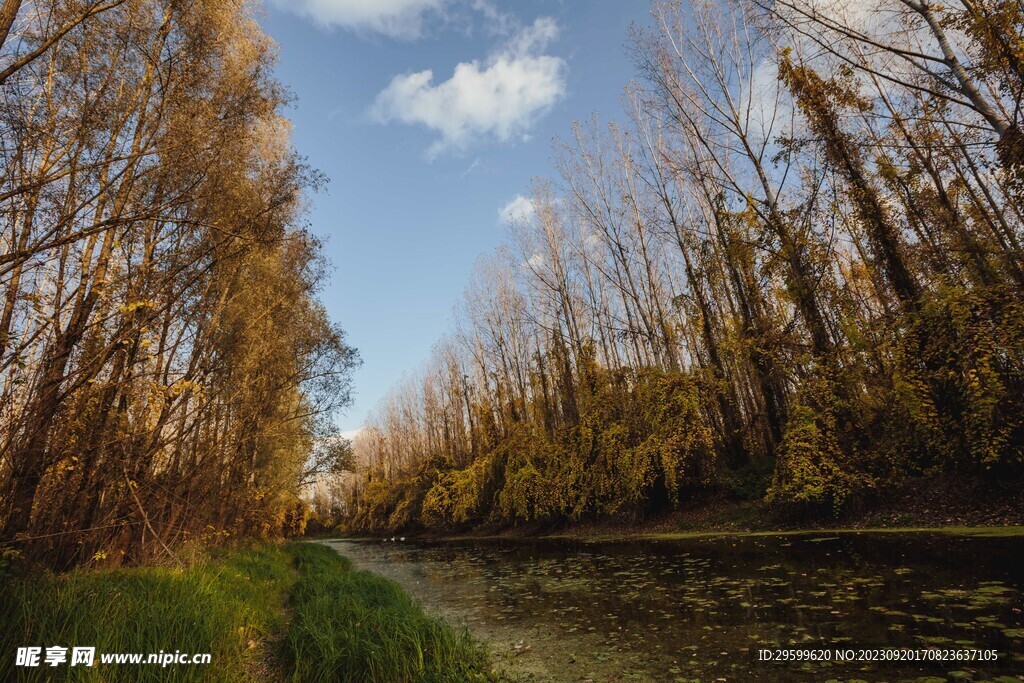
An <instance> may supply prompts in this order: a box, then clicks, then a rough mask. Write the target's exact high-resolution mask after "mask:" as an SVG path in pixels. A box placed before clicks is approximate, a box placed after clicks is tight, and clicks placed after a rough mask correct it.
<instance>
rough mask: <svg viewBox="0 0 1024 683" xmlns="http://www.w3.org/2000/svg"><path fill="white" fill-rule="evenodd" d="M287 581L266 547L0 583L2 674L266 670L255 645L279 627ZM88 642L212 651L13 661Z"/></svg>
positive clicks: (239, 674)
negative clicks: (127, 659)
mask: <svg viewBox="0 0 1024 683" xmlns="http://www.w3.org/2000/svg"><path fill="white" fill-rule="evenodd" d="M293 581H294V578H293V576H292V571H291V569H290V567H289V560H288V556H287V555H286V554H285V553H284V552H283V551H282V550H281V549H280V548H277V547H275V546H272V545H259V546H255V547H252V548H249V549H244V550H237V551H233V552H230V553H227V554H221V556H220V557H208V558H205V559H203V560H200V561H198V562H196V563H194V564H192V565H190V566H187V567H183V568H178V567H163V566H161V567H139V568H132V569H119V570H114V571H84V570H80V571H74V572H70V573H67V574H62V575H50V574H42V575H38V576H34V577H30V578H28V579H25V580H17V581H6V582H5V584H4V585H0V680H3V681H15V680H23V681H36V680H39V681H42V680H75V681H143V680H152V681H156V680H159V681H245V680H254V679H255V678H256V676H257V673H258V672H259V670H260V669H262V668H264V663H263V661H262V659H263V658H264V653H263V652H262V651H261V650H260V649H259V648H256V647H254V645H255V644H257V643H259V642H261V641H262V640H263V639H265V638H267V637H268V636H270V635H271V634H274V633H278V632H280V631H281V630H282V629H283V628H284V614H283V604H282V596H283V594H284V591H285V590H286V589H287V587H288V585H290V584H291V583H292V582H293ZM24 646H37V647H43V648H44V653H45V648H46V647H49V646H61V647H67V648H69V652H68V658H69V660H70V654H71V653H70V648H72V647H75V646H84V647H95V648H96V653H97V655H96V659H97V662H98V661H99V653H101V652H108V653H122V652H124V653H143V654H148V653H158V652H160V651H161V650H163V651H164V652H171V653H173V652H175V651H176V650H180V651H181V652H183V653H189V654H195V653H210V654H211V655H212V658H211V663H210V664H208V665H177V666H167V667H166V668H161V667H160V665H158V664H142V665H134V664H110V665H106V666H96V667H93V668H86V667H83V666H76V667H71V666H69V665H68V664H67V663H65V664H62V665H59V666H56V667H49V666H40V667H38V668H25V667H15V651H16V649H17V648H18V647H24Z"/></svg>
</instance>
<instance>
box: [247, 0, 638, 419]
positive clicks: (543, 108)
mask: <svg viewBox="0 0 1024 683" xmlns="http://www.w3.org/2000/svg"><path fill="white" fill-rule="evenodd" d="M649 12H650V4H649V0H517V1H516V2H511V1H506V2H499V1H498V0H268V1H267V8H266V11H265V12H264V14H263V16H262V17H261V21H262V23H263V25H264V29H265V30H266V31H267V32H268V33H269V34H270V35H271V36H272V37H273V38H274V39H275V40H276V41H277V43H278V46H279V56H278V65H277V69H276V75H277V78H278V80H280V81H281V82H282V83H284V85H285V86H287V87H288V88H289V90H290V91H291V92H292V94H293V95H294V97H295V102H294V104H293V105H292V106H291V107H290V108H289V110H288V111H287V112H286V114H287V116H288V118H290V119H291V121H292V124H293V131H292V135H293V142H294V144H295V146H296V148H297V150H298V152H299V154H301V155H302V156H304V157H306V159H307V160H308V162H309V163H310V165H312V166H313V167H315V168H317V169H319V170H320V171H322V172H323V173H325V174H326V176H327V177H328V178H329V179H330V183H329V184H328V186H327V188H326V190H325V191H323V192H320V193H318V194H315V195H312V196H311V197H310V212H309V220H310V223H311V226H312V230H313V232H314V233H315V234H317V235H318V236H320V237H322V238H324V239H325V240H326V247H325V251H326V255H327V257H328V258H329V259H330V261H331V262H332V263H333V270H332V272H331V276H330V280H329V282H328V284H327V285H326V286H325V287H324V289H323V291H322V292H321V299H322V300H323V302H324V304H325V305H326V307H327V310H328V313H329V314H330V316H331V318H332V320H334V321H336V322H339V323H340V324H341V325H342V327H343V328H344V329H345V331H346V332H347V334H348V341H349V343H350V344H352V345H353V346H355V347H357V348H358V349H359V351H360V354H361V356H362V359H363V365H362V367H360V369H359V370H358V371H357V372H356V374H355V377H354V380H355V402H354V404H353V405H352V406H351V407H350V408H349V409H348V410H347V411H345V413H344V414H342V415H340V416H338V425H339V428H340V429H341V431H342V432H343V433H345V434H351V433H353V432H354V431H355V430H356V429H358V428H359V427H360V426H361V425H362V423H363V421H364V420H365V418H366V416H367V414H368V412H369V411H370V410H371V409H372V408H373V407H374V405H375V404H376V403H377V402H378V401H379V400H380V399H381V398H382V397H383V396H384V395H385V394H386V393H387V391H388V389H389V388H390V387H391V386H393V385H394V384H395V383H397V382H398V381H399V380H400V379H401V378H402V376H403V374H404V373H406V372H408V371H411V370H415V369H416V368H418V367H420V366H421V365H422V363H423V362H424V361H425V360H426V359H427V358H428V357H429V355H430V350H431V348H432V346H433V345H434V343H435V342H436V341H437V340H438V339H440V338H441V337H442V336H443V335H444V334H445V333H446V332H447V331H449V330H450V329H451V320H452V313H453V310H454V306H455V304H456V303H457V302H458V301H459V300H460V298H461V296H462V293H463V290H464V288H465V286H466V283H467V282H468V281H469V275H470V273H471V271H472V268H473V264H474V262H475V261H476V259H477V258H478V257H479V256H480V255H482V254H485V253H490V252H491V251H493V250H494V248H495V247H497V246H498V245H499V244H500V243H501V242H502V241H503V238H504V237H505V235H506V231H507V225H506V220H507V218H508V217H509V216H513V215H515V214H516V212H517V211H521V210H522V208H523V206H524V205H525V204H526V202H525V200H524V199H523V196H524V195H528V194H529V191H530V186H531V182H532V179H533V178H535V177H553V176H554V170H553V159H552V146H551V145H552V140H553V139H554V138H556V137H560V138H563V139H564V138H567V137H569V135H570V134H571V126H572V122H573V121H576V120H586V119H589V118H590V117H591V116H593V115H594V114H600V116H601V118H602V119H603V120H609V119H614V118H620V117H621V116H620V114H621V105H620V98H621V94H622V89H623V88H624V87H625V85H626V84H627V83H628V82H629V80H630V79H631V78H632V77H633V76H634V69H633V64H632V61H631V58H630V56H629V53H628V49H627V45H628V42H629V27H630V25H631V24H634V23H636V24H638V25H646V24H647V23H648V20H649V18H650V14H649Z"/></svg>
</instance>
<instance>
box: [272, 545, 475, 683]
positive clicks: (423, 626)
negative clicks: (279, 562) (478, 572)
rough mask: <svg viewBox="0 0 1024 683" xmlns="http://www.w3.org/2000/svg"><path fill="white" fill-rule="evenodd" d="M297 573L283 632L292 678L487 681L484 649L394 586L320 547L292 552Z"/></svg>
mask: <svg viewBox="0 0 1024 683" xmlns="http://www.w3.org/2000/svg"><path fill="white" fill-rule="evenodd" d="M290 552H291V553H292V555H293V556H294V558H295V566H296V567H297V568H298V570H299V579H298V582H297V583H296V584H295V586H294V587H293V588H292V591H291V600H290V604H291V606H292V608H293V609H294V611H295V614H294V618H293V620H292V621H291V624H290V625H289V628H288V631H287V633H286V637H285V642H284V647H285V650H286V655H285V656H286V660H287V662H288V665H289V667H290V668H291V670H292V671H293V680H295V681H310V682H312V683H318V682H321V681H323V682H326V681H353V682H364V681H365V682H373V683H377V682H381V683H383V682H388V683H392V682H394V683H402V682H406V681H408V682H411V681H423V682H424V683H434V682H442V681H451V682H452V683H454V682H456V681H457V682H460V683H462V682H466V681H489V680H493V679H494V674H492V673H491V672H490V671H489V668H490V667H489V665H488V657H487V655H486V653H485V652H484V651H483V650H482V649H481V648H480V647H479V646H478V645H476V644H475V643H474V642H473V640H472V639H471V638H470V637H469V634H468V633H466V631H465V630H455V629H453V628H451V627H450V626H448V625H447V624H445V623H444V622H443V621H441V620H439V619H435V618H432V617H429V616H427V615H425V614H424V613H423V610H422V609H421V608H420V607H419V605H417V604H416V603H415V602H413V600H412V599H411V598H410V597H409V596H408V595H407V594H406V593H405V592H404V591H402V589H401V588H400V587H399V586H398V585H397V584H395V583H393V582H391V581H388V580H387V579H384V578H381V577H379V576H376V575H374V574H371V573H369V572H364V571H354V570H352V568H351V565H350V562H349V561H348V560H346V559H345V558H342V557H340V556H339V555H338V554H337V553H336V552H334V551H333V550H331V549H330V548H327V547H325V546H320V545H312V544H303V545H297V546H295V547H293V548H291V549H290Z"/></svg>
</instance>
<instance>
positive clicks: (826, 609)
mask: <svg viewBox="0 0 1024 683" xmlns="http://www.w3.org/2000/svg"><path fill="white" fill-rule="evenodd" d="M329 544H330V545H331V546H333V547H334V548H336V549H337V550H338V551H339V552H341V553H342V554H344V555H346V556H348V557H349V558H351V559H352V560H354V561H355V563H356V565H357V566H358V567H360V568H363V569H369V570H371V571H373V572H376V573H379V574H382V575H384V576H387V577H389V578H391V579H394V580H395V581H397V582H398V583H400V584H401V585H402V586H403V587H405V588H406V589H407V590H408V591H409V592H411V593H412V594H413V595H415V596H416V598H418V599H419V600H420V602H421V603H422V604H423V605H424V607H425V608H426V609H427V610H428V611H431V612H433V613H435V614H438V615H441V616H443V617H445V618H447V619H448V620H449V621H450V622H452V623H455V624H461V625H465V626H466V627H467V628H469V630H470V631H471V632H472V633H473V634H474V635H475V636H477V637H478V638H481V639H483V640H486V641H488V642H489V643H490V645H491V648H492V651H493V653H494V657H495V660H496V661H497V662H498V664H499V666H500V667H501V668H503V669H505V670H506V671H507V672H509V674H510V675H511V676H513V677H514V678H518V679H519V680H537V681H587V680H590V681H594V682H595V683H596V682H597V681H723V680H724V681H750V680H757V681H827V680H835V681H855V680H858V681H920V682H922V683H923V682H925V681H930V682H931V683H940V682H941V681H956V680H967V681H998V682H999V683H1009V681H1017V680H1024V614H1022V609H1024V594H1022V590H1024V570H1022V563H1024V537H1021V536H1017V537H1004V538H996V537H979V536H956V535H951V534H928V533H914V534H896V533H884V534H878V533H876V534H872V533H843V534H831V535H768V536H765V535H748V536H705V537H696V538H689V539H685V540H673V541H622V542H580V541H574V542H570V541H553V540H543V541H481V540H474V541H453V542H434V543H425V542H404V543H401V542H399V543H390V542H379V541H330V542H329ZM878 646H886V647H900V648H914V649H915V650H916V649H926V648H939V649H946V650H963V649H981V650H987V649H996V650H997V651H998V660H997V661H996V663H994V664H993V663H991V662H984V661H973V662H971V661H955V660H953V661H938V662H934V661H933V662H909V663H900V664H892V663H884V662H863V661H861V662H850V663H838V662H836V661H829V662H813V663H812V662H799V663H797V662H789V663H772V662H759V661H757V660H756V653H757V652H758V651H759V650H761V649H774V648H790V647H801V648H822V647H826V648H830V649H834V648H842V649H853V650H857V649H859V648H868V647H875V648H877V647H878Z"/></svg>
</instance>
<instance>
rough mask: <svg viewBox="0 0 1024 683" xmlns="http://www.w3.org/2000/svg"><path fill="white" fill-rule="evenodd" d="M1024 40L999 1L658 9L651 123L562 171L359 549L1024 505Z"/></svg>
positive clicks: (468, 308)
mask: <svg viewBox="0 0 1024 683" xmlns="http://www.w3.org/2000/svg"><path fill="white" fill-rule="evenodd" d="M1022 31H1024V14H1022V12H1021V8H1020V5H1019V3H1016V4H1015V3H1012V2H1001V1H1000V0H972V1H971V2H967V1H966V0H965V1H964V2H960V3H953V4H946V5H935V4H932V3H929V2H925V1H921V2H918V1H916V0H914V1H911V0H877V1H876V2H875V3H874V4H869V5H868V6H864V5H863V4H859V5H856V6H855V7H847V6H846V5H845V4H844V3H839V2H831V0H773V1H771V2H768V1H767V0H766V1H764V2H762V1H761V0H749V1H748V0H723V2H719V3H681V2H660V1H659V2H655V3H654V5H653V11H652V22H651V25H650V27H649V28H644V29H637V30H635V31H634V33H633V36H632V49H633V54H634V56H635V61H636V65H637V76H638V80H637V82H636V83H633V84H631V85H630V86H629V87H628V88H627V91H626V96H625V98H624V102H625V104H626V111H627V115H628V123H613V124H611V125H607V126H602V125H601V124H600V123H599V122H597V121H596V120H595V121H591V122H590V123H586V124H578V125H577V126H576V128H575V131H574V135H573V137H572V139H571V141H569V142H566V143H562V144H559V145H557V146H556V155H557V158H558V164H557V167H558V171H559V177H558V178H555V179H552V180H551V181H540V182H539V183H538V185H537V187H536V191H535V192H534V195H533V199H532V204H531V210H530V211H528V212H526V213H524V214H523V215H522V216H521V217H520V218H519V220H517V221H516V223H515V225H513V226H512V229H511V235H510V239H509V244H508V245H507V246H506V247H503V248H502V249H501V250H499V252H498V254H497V255H496V256H495V257H493V258H490V259H488V260H486V261H484V262H482V263H481V265H480V267H479V270H478V272H477V274H475V275H474V277H473V281H472V283H471V285H470V287H469V289H468V290H467V294H466V303H465V304H464V305H463V306H462V307H461V309H460V312H461V314H460V316H459V320H460V322H459V324H458V326H457V329H456V331H455V332H453V334H452V335H451V337H450V338H449V339H448V340H446V341H444V342H443V343H442V344H440V345H439V346H438V348H437V352H436V353H435V357H434V359H433V360H432V361H431V362H430V363H428V365H427V366H426V367H425V369H424V370H423V371H422V372H421V373H420V374H419V375H417V376H416V377H415V378H413V379H410V380H408V381H407V382H406V383H405V384H403V385H402V386H401V387H398V388H396V390H395V391H394V393H393V394H392V395H391V396H390V397H389V398H388V399H386V400H385V401H384V402H383V403H382V405H381V406H380V407H379V408H378V411H377V413H376V415H375V416H374V417H373V419H371V421H370V424H369V425H368V427H367V431H366V432H365V434H367V435H372V436H367V437H366V438H364V439H362V440H361V442H360V443H359V444H358V445H357V449H356V459H357V463H358V467H359V471H360V475H359V477H358V478H357V479H356V480H355V481H356V484H355V485H354V486H352V487H351V489H350V491H351V502H350V505H349V509H350V510H351V511H352V518H351V520H350V523H351V524H352V525H354V526H355V527H357V528H395V527H403V526H413V525H426V526H433V527H441V528H443V527H447V528H452V527H464V526H469V525H476V524H481V523H492V524H515V523H524V522H529V523H536V522H542V523H550V522H556V521H563V520H574V519H583V518H595V517H602V516H608V515H621V514H630V515H642V514H644V513H646V512H649V511H651V510H657V509H665V508H666V507H669V506H672V505H675V504H677V503H679V504H682V503H680V501H681V500H682V499H684V498H685V497H687V496H688V495H689V494H690V493H692V492H694V491H697V490H707V489H721V488H723V487H732V488H733V489H734V490H742V493H743V494H744V495H757V496H765V497H767V498H768V499H770V500H773V501H777V502H778V503H780V504H796V505H815V506H824V507H826V508H829V507H835V508H840V507H842V506H843V505H844V504H845V503H846V502H847V501H849V500H851V499H855V498H862V497H864V496H866V495H870V494H871V493H872V492H874V493H876V494H877V493H880V492H884V491H886V490H887V489H888V487H890V486H892V485H894V484H897V483H899V482H900V481H902V480H904V479H905V478H906V477H916V476H926V475H933V476H947V475H951V474H952V473H955V474H956V476H970V477H981V478H985V477H990V478H991V477H1011V476H1012V477H1019V476H1020V475H1021V474H1022V472H1024V468H1022V465H1024V418H1022V416H1024V310H1022V305H1021V303H1020V302H1021V300H1022V297H1021V294H1022V293H1024V292H1022V286H1024V279H1022V277H1021V274H1022V272H1024V261H1022V255H1024V252H1022V251H1021V241H1022V237H1024V235H1022V226H1024V223H1022V220H1024V214H1022V208H1024V207H1022V196H1024V194H1022V188H1024V183H1022V178H1024V176H1022V175H1021V173H1022V171H1021V159H1022V158H1024V157H1022V156H1021V149H1022V147H1021V142H1020V140H1021V136H1020V133H1019V131H1020V126H1021V115H1022V108H1021V106H1020V105H1021V101H1022V99H1021V98H1022V97H1024V87H1022V83H1024V81H1022V80H1021V69H1020V65H1021V63H1022V60H1021V57H1022V55H1021V54H1020V53H1021V50H1020V47H1021V41H1020V36H1021V34H1022ZM758 473H761V474H760V482H761V488H760V489H758V487H757V486H747V485H746V484H741V485H737V484H736V482H749V481H751V480H752V479H753V480H754V481H755V482H756V481H757V480H758V476H757V474H758ZM750 475H753V476H750Z"/></svg>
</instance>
